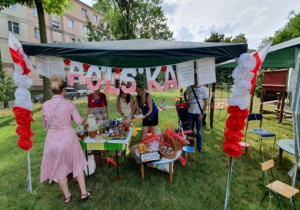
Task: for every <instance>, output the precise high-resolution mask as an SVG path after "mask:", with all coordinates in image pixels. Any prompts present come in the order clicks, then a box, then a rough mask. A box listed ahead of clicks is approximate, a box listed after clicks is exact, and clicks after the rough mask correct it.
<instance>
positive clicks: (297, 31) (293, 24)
mask: <svg viewBox="0 0 300 210" xmlns="http://www.w3.org/2000/svg"><path fill="white" fill-rule="evenodd" d="M297 37H300V13H298V14H296V13H295V12H294V11H293V10H292V11H290V12H289V15H288V22H287V23H286V24H285V26H284V27H282V28H280V29H279V30H277V31H275V34H274V36H270V37H265V38H263V39H262V41H261V43H260V45H259V48H261V47H262V46H264V45H265V44H266V43H268V42H269V41H271V40H273V45H276V44H279V43H282V42H286V41H288V40H291V39H295V38H297Z"/></svg>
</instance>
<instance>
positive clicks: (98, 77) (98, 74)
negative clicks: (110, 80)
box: [86, 66, 101, 90]
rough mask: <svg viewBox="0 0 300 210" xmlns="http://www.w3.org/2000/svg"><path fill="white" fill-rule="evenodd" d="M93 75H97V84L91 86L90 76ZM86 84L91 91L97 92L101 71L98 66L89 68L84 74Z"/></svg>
mask: <svg viewBox="0 0 300 210" xmlns="http://www.w3.org/2000/svg"><path fill="white" fill-rule="evenodd" d="M93 73H95V74H96V75H97V84H96V85H93V83H92V75H93ZM86 83H87V85H88V86H89V87H90V88H91V90H99V88H100V86H101V71H100V70H99V68H98V66H90V68H89V69H88V71H87V74H86Z"/></svg>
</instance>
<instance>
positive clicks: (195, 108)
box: [184, 73, 207, 153]
mask: <svg viewBox="0 0 300 210" xmlns="http://www.w3.org/2000/svg"><path fill="white" fill-rule="evenodd" d="M194 78H195V85H193V86H190V87H188V88H187V89H186V90H185V92H184V99H185V101H186V102H187V105H188V119H189V128H190V130H192V131H194V129H195V123H196V130H197V135H196V138H197V148H198V151H199V152H201V153H202V152H203V148H202V120H203V116H204V113H205V111H206V108H207V91H206V88H205V87H203V86H201V85H198V79H197V74H196V73H195V75H194ZM193 90H194V92H195V94H196V96H197V100H198V102H199V104H200V106H201V109H200V107H199V105H198V102H197V100H196V98H195V94H194V93H193ZM191 135H194V133H192V134H191ZM191 143H192V142H191Z"/></svg>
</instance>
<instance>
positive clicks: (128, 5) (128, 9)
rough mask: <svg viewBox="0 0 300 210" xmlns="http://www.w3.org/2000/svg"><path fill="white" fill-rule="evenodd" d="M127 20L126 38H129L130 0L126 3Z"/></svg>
mask: <svg viewBox="0 0 300 210" xmlns="http://www.w3.org/2000/svg"><path fill="white" fill-rule="evenodd" d="M126 9H127V21H126V29H127V39H130V28H129V27H130V0H129V1H128V3H127V8H126Z"/></svg>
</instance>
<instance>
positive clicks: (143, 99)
mask: <svg viewBox="0 0 300 210" xmlns="http://www.w3.org/2000/svg"><path fill="white" fill-rule="evenodd" d="M136 88H141V89H142V91H143V92H142V95H141V101H140V103H141V105H143V104H144V103H146V91H145V89H144V87H143V86H142V85H137V86H136Z"/></svg>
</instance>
